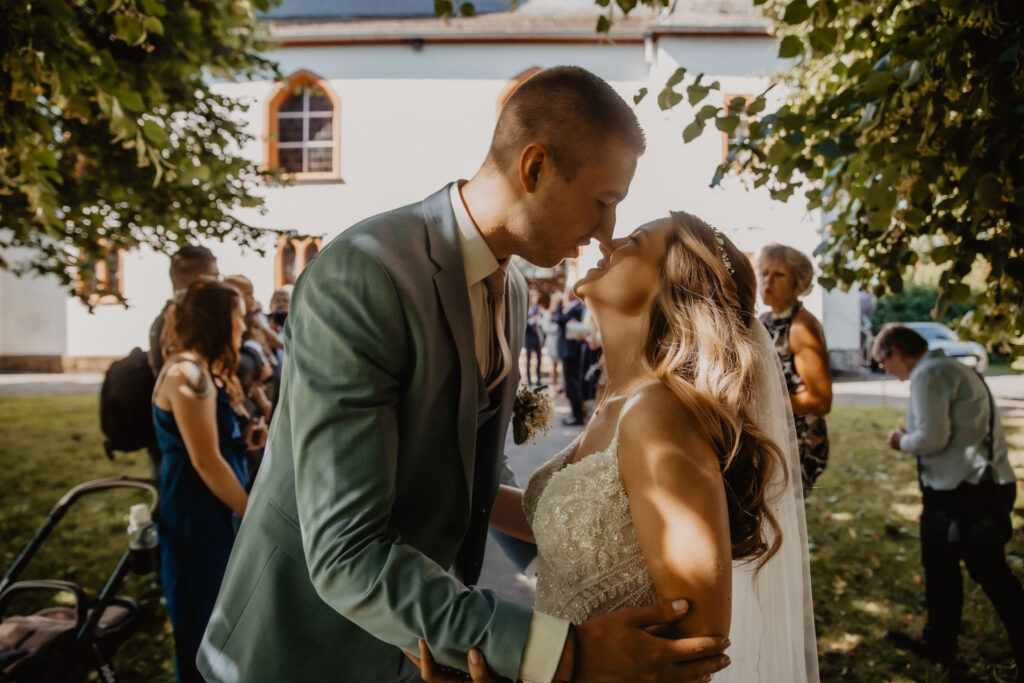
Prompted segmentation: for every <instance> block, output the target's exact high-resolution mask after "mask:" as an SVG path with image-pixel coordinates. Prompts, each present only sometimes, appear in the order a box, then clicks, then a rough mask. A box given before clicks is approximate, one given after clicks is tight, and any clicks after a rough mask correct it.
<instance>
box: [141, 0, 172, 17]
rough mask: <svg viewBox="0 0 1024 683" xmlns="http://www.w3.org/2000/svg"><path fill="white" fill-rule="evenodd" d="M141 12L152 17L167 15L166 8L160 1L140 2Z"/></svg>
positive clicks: (147, 0) (144, 0)
mask: <svg viewBox="0 0 1024 683" xmlns="http://www.w3.org/2000/svg"><path fill="white" fill-rule="evenodd" d="M140 2H141V4H142V11H143V12H145V13H146V14H148V15H150V16H153V17H162V16H164V15H165V14H167V8H166V7H164V3H163V2H161V1H160V0H140Z"/></svg>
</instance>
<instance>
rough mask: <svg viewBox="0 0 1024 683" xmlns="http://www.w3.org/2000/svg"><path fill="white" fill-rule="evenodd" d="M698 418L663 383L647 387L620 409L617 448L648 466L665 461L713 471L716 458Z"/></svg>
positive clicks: (716, 465)
mask: <svg viewBox="0 0 1024 683" xmlns="http://www.w3.org/2000/svg"><path fill="white" fill-rule="evenodd" d="M699 419H700V418H699V417H698V416H697V415H696V414H695V413H694V411H693V409H692V408H691V407H690V406H688V405H687V404H686V403H684V402H683V401H682V400H681V399H680V398H679V396H677V395H676V393H675V392H674V391H673V390H672V389H671V388H669V387H668V386H667V385H666V384H664V383H663V382H655V383H652V384H649V385H648V386H646V387H644V388H643V389H641V390H640V391H638V392H637V393H636V394H634V395H633V396H632V397H631V398H630V399H629V400H628V401H627V402H626V404H625V405H624V406H623V407H622V416H621V418H620V422H619V444H620V448H622V449H623V450H624V451H626V452H628V453H630V454H631V457H633V458H634V459H638V460H642V461H648V464H652V463H651V461H658V460H661V459H662V458H669V459H670V460H672V461H674V462H675V464H676V465H677V466H682V467H686V468H691V467H695V466H698V467H702V468H706V467H710V468H713V469H714V471H716V472H717V471H718V460H717V457H716V456H715V454H714V451H713V449H712V447H711V443H710V442H709V441H708V439H707V437H706V433H707V430H705V429H702V428H701V427H700V422H699Z"/></svg>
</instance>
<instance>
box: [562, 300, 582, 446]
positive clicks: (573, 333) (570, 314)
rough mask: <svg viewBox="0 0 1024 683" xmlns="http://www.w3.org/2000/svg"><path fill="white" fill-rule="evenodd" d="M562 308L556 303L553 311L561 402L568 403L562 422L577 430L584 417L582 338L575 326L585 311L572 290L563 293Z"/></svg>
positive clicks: (580, 320) (577, 326)
mask: <svg viewBox="0 0 1024 683" xmlns="http://www.w3.org/2000/svg"><path fill="white" fill-rule="evenodd" d="M566 300H568V302H569V305H568V307H566V306H565V305H564V304H563V303H562V301H561V300H560V301H559V304H558V308H555V309H554V312H555V321H556V322H557V323H558V356H559V358H560V359H561V361H562V377H563V378H564V381H565V398H566V399H568V401H569V407H570V409H571V410H572V416H571V417H567V418H565V419H563V420H562V424H563V425H565V426H566V427H578V426H582V425H584V424H586V422H587V414H586V412H585V411H584V408H583V387H582V384H581V380H582V374H581V372H582V368H581V367H580V366H581V364H582V363H583V353H584V348H583V335H582V334H581V333H580V329H579V324H580V323H581V322H582V321H583V313H584V311H585V310H586V308H585V307H584V305H583V302H582V301H580V300H579V299H578V298H577V297H576V295H575V294H574V293H573V291H572V290H569V291H568V292H566Z"/></svg>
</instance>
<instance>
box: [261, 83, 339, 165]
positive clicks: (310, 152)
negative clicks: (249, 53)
mask: <svg viewBox="0 0 1024 683" xmlns="http://www.w3.org/2000/svg"><path fill="white" fill-rule="evenodd" d="M266 164H267V166H269V167H279V168H281V169H283V170H284V171H286V172H287V173H288V174H290V175H291V176H292V177H294V178H295V179H297V180H339V179H340V178H341V169H340V165H341V100H340V99H339V98H338V96H337V95H336V94H335V93H334V91H333V90H332V89H331V87H330V85H329V84H328V83H327V81H325V80H323V79H322V78H320V77H319V76H317V75H316V74H313V73H310V72H309V71H299V72H298V73H295V74H293V75H292V76H291V77H290V78H288V79H287V80H286V81H284V82H283V83H278V84H277V86H276V87H275V89H274V93H273V94H272V95H271V97H270V99H269V100H268V103H267V139H266Z"/></svg>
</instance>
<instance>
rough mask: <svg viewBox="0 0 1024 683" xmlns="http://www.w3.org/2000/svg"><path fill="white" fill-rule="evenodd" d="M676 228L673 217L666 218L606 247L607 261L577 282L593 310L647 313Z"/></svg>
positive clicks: (602, 250)
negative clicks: (603, 309) (669, 240)
mask: <svg viewBox="0 0 1024 683" xmlns="http://www.w3.org/2000/svg"><path fill="white" fill-rule="evenodd" d="M675 229H676V228H675V223H674V222H673V220H672V219H671V218H662V219H659V220H656V221H652V222H650V223H647V224H646V225H642V226H640V227H639V228H637V229H636V230H634V231H633V232H632V233H630V234H629V235H628V236H626V237H623V238H621V239H616V240H612V241H611V243H610V244H608V245H604V244H602V245H601V253H602V255H603V258H602V259H601V260H600V261H598V262H597V265H596V266H594V267H593V268H591V269H590V270H588V271H587V273H586V275H584V276H583V278H582V279H580V280H579V281H578V282H577V283H576V285H575V290H576V294H577V295H578V296H579V297H580V298H581V299H584V300H585V301H586V304H587V306H589V307H591V308H606V309H613V310H617V311H620V312H623V313H627V314H640V313H644V312H645V311H647V310H648V309H649V308H650V305H651V302H652V301H653V299H654V295H655V294H656V293H657V291H658V287H660V286H661V264H662V261H663V260H664V259H665V251H666V249H667V248H668V239H669V237H670V236H671V234H672V231H673V230H675Z"/></svg>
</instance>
